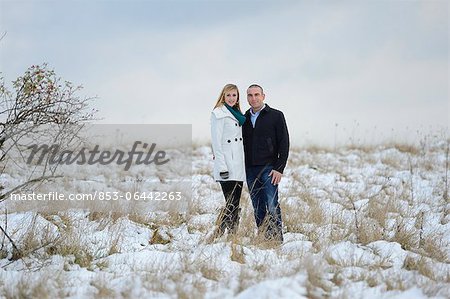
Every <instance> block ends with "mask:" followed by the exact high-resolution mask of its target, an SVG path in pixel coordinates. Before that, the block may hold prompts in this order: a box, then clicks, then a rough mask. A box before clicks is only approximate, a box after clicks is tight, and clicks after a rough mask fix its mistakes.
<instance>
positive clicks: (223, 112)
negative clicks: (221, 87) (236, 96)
mask: <svg viewBox="0 0 450 299" xmlns="http://www.w3.org/2000/svg"><path fill="white" fill-rule="evenodd" d="M213 113H214V115H215V116H216V118H224V117H231V118H232V119H233V120H235V121H237V119H236V117H234V115H233V114H232V113H231V112H230V110H228V109H227V107H225V105H222V106H220V107H217V108H214V110H213Z"/></svg>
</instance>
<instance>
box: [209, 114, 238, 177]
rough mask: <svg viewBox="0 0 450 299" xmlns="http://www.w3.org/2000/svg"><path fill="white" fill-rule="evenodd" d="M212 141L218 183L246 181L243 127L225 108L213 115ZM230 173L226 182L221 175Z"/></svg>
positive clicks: (215, 174)
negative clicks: (226, 172) (225, 172)
mask: <svg viewBox="0 0 450 299" xmlns="http://www.w3.org/2000/svg"><path fill="white" fill-rule="evenodd" d="M211 140H212V149H213V154H214V179H215V180H216V181H244V180H245V166H244V145H243V142H242V127H240V126H239V122H238V121H237V119H236V118H235V117H234V116H233V114H231V112H230V111H229V110H228V109H227V107H225V106H221V107H217V108H215V109H214V110H213V111H212V113H211ZM224 171H228V172H229V178H228V179H226V180H224V179H222V178H221V177H220V175H219V173H220V172H224Z"/></svg>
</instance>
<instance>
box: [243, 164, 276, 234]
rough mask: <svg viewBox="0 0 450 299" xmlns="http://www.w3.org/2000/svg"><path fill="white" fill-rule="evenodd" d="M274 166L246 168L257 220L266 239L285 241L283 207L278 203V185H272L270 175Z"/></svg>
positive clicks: (257, 224)
mask: <svg viewBox="0 0 450 299" xmlns="http://www.w3.org/2000/svg"><path fill="white" fill-rule="evenodd" d="M271 170H272V166H270V165H267V166H252V167H247V168H246V169H245V171H246V174H247V185H248V189H249V192H250V197H251V199H252V205H253V210H254V213H255V221H256V226H257V227H258V229H260V230H263V232H264V235H265V237H266V239H270V240H278V241H281V242H283V231H282V227H283V225H282V221H281V209H280V205H279V203H278V185H272V182H271V181H272V177H271V176H269V173H270V171H271Z"/></svg>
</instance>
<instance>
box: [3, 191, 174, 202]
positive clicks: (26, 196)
mask: <svg viewBox="0 0 450 299" xmlns="http://www.w3.org/2000/svg"><path fill="white" fill-rule="evenodd" d="M10 200H11V201H65V200H69V201H74V200H75V201H94V200H99V201H117V200H127V201H179V200H182V193H181V192H180V191H169V192H167V191H161V192H160V191H148V192H118V191H95V192H93V193H69V194H66V193H61V192H47V193H35V192H32V193H12V194H11V195H10Z"/></svg>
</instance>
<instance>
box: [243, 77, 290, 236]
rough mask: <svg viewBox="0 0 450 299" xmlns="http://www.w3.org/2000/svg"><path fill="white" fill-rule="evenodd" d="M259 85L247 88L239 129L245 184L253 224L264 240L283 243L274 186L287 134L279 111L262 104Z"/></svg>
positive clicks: (283, 160) (281, 166)
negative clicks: (252, 210) (242, 142)
mask: <svg viewBox="0 0 450 299" xmlns="http://www.w3.org/2000/svg"><path fill="white" fill-rule="evenodd" d="M264 99H265V94H264V91H263V89H262V87H261V86H259V85H257V84H253V85H250V86H249V88H248V89H247V100H248V103H249V105H250V107H251V108H250V109H249V110H247V112H246V113H245V116H246V121H245V123H244V125H243V126H242V135H243V138H244V152H245V171H246V175H247V185H248V188H249V192H250V197H251V199H252V205H253V209H254V214H255V220H256V225H257V227H258V229H259V231H260V232H262V233H264V236H265V238H266V239H268V240H274V241H278V242H283V232H282V221H281V209H280V205H279V203H278V184H279V183H280V180H281V177H282V176H283V171H284V168H285V166H286V163H287V159H288V154H289V134H288V129H287V125H286V120H285V119H284V115H283V113H282V112H281V111H278V110H276V109H273V108H271V107H269V105H267V104H265V103H264Z"/></svg>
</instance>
